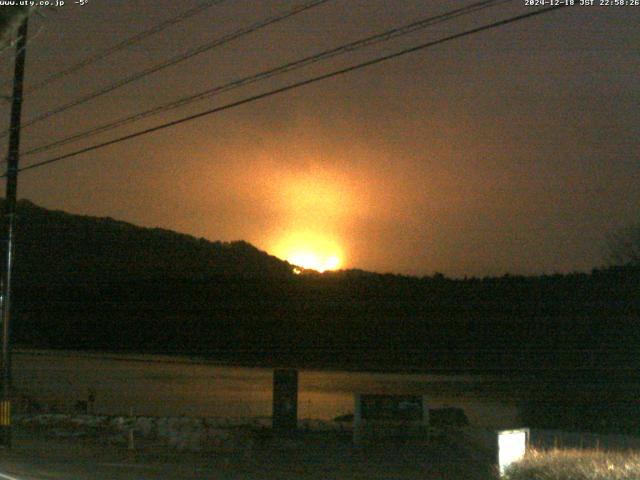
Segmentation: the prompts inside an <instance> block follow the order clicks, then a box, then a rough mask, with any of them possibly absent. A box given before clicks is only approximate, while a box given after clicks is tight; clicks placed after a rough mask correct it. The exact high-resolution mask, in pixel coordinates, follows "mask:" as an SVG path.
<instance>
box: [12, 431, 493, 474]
mask: <svg viewBox="0 0 640 480" xmlns="http://www.w3.org/2000/svg"><path fill="white" fill-rule="evenodd" d="M487 465H488V464H485V463H478V462H477V461H473V460H471V459H470V458H468V457H465V455H464V453H463V452H462V451H460V450H457V449H456V448H455V447H453V446H452V445H446V444H443V445H412V446H409V445H406V444H404V445H402V444H400V445H391V446H389V445H385V446H384V447H381V446H373V447H369V448H366V449H359V448H356V447H353V446H351V445H350V444H349V443H348V442H335V441H331V442H325V441H322V440H321V441H312V442H311V443H309V442H305V443H304V444H300V443H297V444H295V443H291V442H289V443H287V442H283V443H280V444H278V445H273V444H271V445H268V446H265V447H264V448H258V449H255V450H254V451H252V452H251V454H250V455H248V454H247V453H242V452H235V453H234V452H226V453H179V452H172V451H168V450H162V451H160V450H157V451H153V450H147V451H142V452H140V451H137V452H129V451H128V450H126V449H125V448H123V447H116V446H110V445H105V444H104V443H102V444H100V443H97V442H89V441H86V440H84V441H83V440H73V441H72V440H68V439H67V440H64V441H63V440H58V439H55V440H53V439H51V438H46V437H35V436H34V435H33V434H24V433H23V434H19V435H16V437H15V439H14V447H13V448H12V449H11V450H0V480H56V479H60V480H134V479H135V480H152V479H153V480H160V479H162V480H195V479H199V480H206V479H210V480H236V479H237V480H251V479H265V480H289V479H291V480H293V479H300V480H305V479H306V480H320V479H322V480H327V479H344V480H350V479H359V480H365V479H366V480H374V479H387V478H402V479H406V480H412V479H421V480H429V479H436V478H437V479H440V480H446V479H460V478H465V479H469V480H486V479H488V478H492V477H491V476H490V474H488V470H487V468H488V467H487Z"/></svg>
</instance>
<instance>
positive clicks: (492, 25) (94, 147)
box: [0, 5, 567, 178]
mask: <svg viewBox="0 0 640 480" xmlns="http://www.w3.org/2000/svg"><path fill="white" fill-rule="evenodd" d="M566 6H567V5H558V6H552V7H546V8H543V9H540V10H535V11H533V12H528V13H525V14H522V15H517V16H514V17H509V18H507V19H504V20H499V21H497V22H493V23H490V24H487V25H483V26H481V27H476V28H473V29H470V30H466V31H464V32H461V33H456V34H454V35H449V36H447V37H443V38H440V39H438V40H433V41H430V42H427V43H423V44H420V45H418V46H415V47H410V48H406V49H404V50H401V51H399V52H395V53H391V54H388V55H384V56H381V57H377V58H374V59H373V60H367V61H365V62H362V63H358V64H355V65H352V66H349V67H346V68H342V69H339V70H334V71H333V72H329V73H325V74H322V75H318V76H316V77H312V78H310V79H307V80H302V81H299V82H296V83H293V84H290V85H287V86H284V87H280V88H277V89H274V90H270V91H268V92H264V93H260V94H257V95H253V96H251V97H247V98H244V99H242V100H237V101H235V102H231V103H227V104H226V105H222V106H219V107H216V108H212V109H210V110H206V111H204V112H200V113H196V114H194V115H189V116H187V117H183V118H180V119H178V120H173V121H171V122H167V123H163V124H161V125H157V126H155V127H151V128H147V129H144V130H140V131H138V132H135V133H131V134H128V135H124V136H122V137H119V138H116V139H113V140H109V141H107V142H103V143H99V144H97V145H92V146H90V147H86V148H82V149H80V150H76V151H74V152H71V153H67V154H64V155H60V156H58V157H53V158H50V159H48V160H43V161H40V162H37V163H34V164H31V165H27V166H26V167H22V168H20V169H19V171H20V172H22V171H25V170H32V169H35V168H39V167H43V166H45V165H49V164H52V163H56V162H59V161H62V160H65V159H67V158H71V157H75V156H77V155H80V154H83V153H87V152H91V151H94V150H98V149H100V148H104V147H107V146H110V145H114V144H117V143H121V142H124V141H126V140H131V139H133V138H137V137H141V136H143V135H147V134H149V133H153V132H157V131H159V130H164V129H165V128H170V127H174V126H176V125H180V124H182V123H185V122H189V121H192V120H196V119H198V118H201V117H205V116H208V115H212V114H214V113H218V112H222V111H224V110H229V109H231V108H234V107H238V106H240V105H244V104H246V103H251V102H254V101H256V100H262V99H264V98H267V97H271V96H273V95H277V94H280V93H284V92H288V91H289V90H293V89H296V88H299V87H303V86H305V85H311V84H313V83H317V82H320V81H322V80H327V79H329V78H332V77H337V76H339V75H343V74H346V73H349V72H353V71H355V70H359V69H361V68H365V67H369V66H372V65H377V64H378V63H382V62H385V61H387V60H391V59H393V58H397V57H401V56H404V55H407V54H409V53H413V52H417V51H420V50H424V49H427V48H430V47H433V46H436V45H439V44H442V43H445V42H448V41H451V40H456V39H458V38H462V37H466V36H469V35H473V34H475V33H480V32H483V31H486V30H491V29H494V28H498V27H501V26H504V25H507V24H510V23H515V22H517V21H520V20H524V19H527V18H531V17H534V16H538V15H542V14H545V13H549V12H551V11H554V10H559V9H561V8H565V7H566ZM5 176H6V174H5V175H2V176H1V177H5ZM1 177H0V178H1Z"/></svg>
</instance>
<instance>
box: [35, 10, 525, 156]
mask: <svg viewBox="0 0 640 480" xmlns="http://www.w3.org/2000/svg"><path fill="white" fill-rule="evenodd" d="M512 1H513V0H484V1H480V2H476V3H474V4H471V5H467V6H466V7H462V8H459V9H456V10H452V11H449V12H446V13H444V14H440V15H436V16H432V17H428V18H425V19H422V20H419V21H416V22H412V23H410V24H407V25H405V26H402V27H398V28H393V29H391V30H387V31H385V32H383V33H379V34H376V35H371V36H369V37H366V38H363V39H360V40H357V41H354V42H351V43H348V44H346V45H342V46H339V47H336V48H332V49H329V50H325V51H323V52H320V53H317V54H314V55H310V56H307V57H304V58H302V59H299V60H296V61H293V62H290V63H287V64H285V65H282V66H279V67H276V68H272V69H269V70H265V71H262V72H259V73H257V74H254V75H250V76H247V77H244V78H240V79H238V80H234V81H232V82H229V83H226V84H223V85H219V86H216V87H213V88H210V89H207V90H204V91H202V92H199V93H196V94H192V95H188V96H185V97H182V98H179V99H177V100H175V101H173V102H170V103H168V104H164V105H160V106H158V107H154V108H152V109H149V110H145V111H142V112H138V113H136V114H133V115H130V116H127V117H124V118H121V119H118V120H115V121H113V122H110V123H107V124H103V125H100V126H97V127H93V128H91V129H88V130H84V131H82V132H78V133H76V134H74V135H71V136H69V137H66V138H63V139H60V140H56V141H54V142H52V143H49V144H45V145H41V146H39V147H35V148H33V149H31V150H28V151H26V152H24V153H23V156H28V155H33V154H36V153H41V152H44V151H47V150H50V149H52V148H54V147H59V146H62V145H66V144H68V143H73V142H76V141H78V140H81V139H83V138H87V137H91V136H93V135H97V134H99V133H104V132H107V131H110V130H113V129H115V128H118V127H121V126H124V125H127V124H129V123H133V122H137V121H139V120H142V119H144V118H148V117H151V116H154V115H157V114H159V113H162V112H166V111H169V110H173V109H176V108H178V107H182V106H184V105H188V104H190V103H193V102H196V101H200V100H204V99H207V98H211V97H213V96H215V95H219V94H221V93H224V92H228V91H231V90H235V89H236V88H240V87H243V86H246V85H249V84H252V83H256V82H258V81H262V80H266V79H268V78H271V77H274V76H277V75H281V74H284V73H288V72H291V71H293V70H297V69H299V68H302V67H305V66H308V65H311V64H313V63H316V62H319V61H323V60H327V59H329V58H333V57H335V56H338V55H341V54H344V53H351V52H354V51H356V50H359V49H362V48H365V47H369V46H371V45H375V44H378V43H381V42H386V41H389V40H392V39H394V38H397V37H400V36H402V35H406V34H409V33H413V32H416V31H418V30H420V29H424V28H426V27H429V26H432V25H435V24H437V23H441V22H445V21H448V20H451V19H454V18H457V17H459V16H462V15H467V14H469V13H473V12H477V11H480V10H483V9H485V8H489V7H494V6H497V5H500V4H503V3H509V2H512Z"/></svg>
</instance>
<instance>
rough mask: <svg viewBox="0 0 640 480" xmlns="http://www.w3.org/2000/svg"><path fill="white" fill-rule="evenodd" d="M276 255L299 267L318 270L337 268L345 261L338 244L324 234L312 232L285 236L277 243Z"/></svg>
mask: <svg viewBox="0 0 640 480" xmlns="http://www.w3.org/2000/svg"><path fill="white" fill-rule="evenodd" d="M275 255H276V256H278V257H280V258H282V259H285V260H286V261H288V262H289V263H291V264H292V265H296V266H297V267H302V268H304V269H311V270H316V271H318V272H325V271H327V270H336V269H338V268H340V266H341V265H342V263H343V261H342V256H343V255H342V251H341V249H340V247H339V246H338V244H337V243H336V242H335V241H332V240H331V239H328V238H326V237H323V236H322V234H315V233H312V232H303V233H296V234H291V235H289V236H287V237H285V238H284V239H283V240H281V241H280V242H279V243H278V244H277V245H276V247H275ZM297 273H299V272H297Z"/></svg>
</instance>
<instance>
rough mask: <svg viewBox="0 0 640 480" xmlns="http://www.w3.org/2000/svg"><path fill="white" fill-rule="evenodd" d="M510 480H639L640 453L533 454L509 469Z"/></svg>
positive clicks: (576, 451)
mask: <svg viewBox="0 0 640 480" xmlns="http://www.w3.org/2000/svg"><path fill="white" fill-rule="evenodd" d="M503 478H505V479H507V480H632V479H633V480H639V479H640V452H634V451H629V452H604V451H600V450H551V451H542V450H533V451H531V452H529V453H528V454H527V456H526V457H525V458H524V460H522V461H520V462H518V463H515V464H513V465H511V466H509V468H507V470H506V472H505V475H504V477H503Z"/></svg>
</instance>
